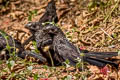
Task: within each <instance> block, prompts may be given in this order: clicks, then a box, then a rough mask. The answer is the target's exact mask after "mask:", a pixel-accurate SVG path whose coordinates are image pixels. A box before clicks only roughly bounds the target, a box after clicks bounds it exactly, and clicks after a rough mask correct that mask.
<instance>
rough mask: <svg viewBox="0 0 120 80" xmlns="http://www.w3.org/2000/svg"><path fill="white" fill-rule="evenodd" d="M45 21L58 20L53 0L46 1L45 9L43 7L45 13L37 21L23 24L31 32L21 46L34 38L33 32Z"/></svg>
mask: <svg viewBox="0 0 120 80" xmlns="http://www.w3.org/2000/svg"><path fill="white" fill-rule="evenodd" d="M46 22H54V23H57V22H58V17H57V13H56V6H55V1H54V0H51V1H50V2H49V3H48V5H47V6H46V9H45V13H44V14H43V16H42V17H41V18H40V19H39V21H37V22H29V23H28V24H26V25H25V28H27V29H29V30H30V32H31V33H32V36H31V37H30V38H28V40H26V41H25V42H24V43H23V46H24V45H26V44H28V43H29V42H30V41H32V40H34V39H35V38H34V34H35V32H36V31H37V30H40V29H42V28H43V23H46Z"/></svg>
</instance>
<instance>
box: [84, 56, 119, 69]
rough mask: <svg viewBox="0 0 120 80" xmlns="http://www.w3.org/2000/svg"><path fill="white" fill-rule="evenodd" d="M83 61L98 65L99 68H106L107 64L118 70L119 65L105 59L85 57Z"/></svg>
mask: <svg viewBox="0 0 120 80" xmlns="http://www.w3.org/2000/svg"><path fill="white" fill-rule="evenodd" d="M83 60H84V61H85V62H88V63H89V64H92V65H96V66H98V67H104V66H105V65H106V64H110V65H112V66H114V67H115V68H118V64H116V63H114V62H112V61H108V60H105V59H99V58H92V57H84V59H83Z"/></svg>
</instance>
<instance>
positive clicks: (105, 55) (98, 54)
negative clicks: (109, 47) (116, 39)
mask: <svg viewBox="0 0 120 80" xmlns="http://www.w3.org/2000/svg"><path fill="white" fill-rule="evenodd" d="M80 53H84V54H85V56H86V57H96V58H111V57H114V56H118V52H92V51H88V50H81V49H80Z"/></svg>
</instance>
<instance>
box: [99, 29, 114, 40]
mask: <svg viewBox="0 0 120 80" xmlns="http://www.w3.org/2000/svg"><path fill="white" fill-rule="evenodd" d="M100 29H101V30H102V31H103V32H104V33H105V34H106V35H107V36H108V37H110V38H111V39H113V38H112V37H111V36H110V35H109V34H108V33H107V32H105V30H103V29H102V28H100Z"/></svg>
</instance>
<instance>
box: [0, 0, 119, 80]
mask: <svg viewBox="0 0 120 80" xmlns="http://www.w3.org/2000/svg"><path fill="white" fill-rule="evenodd" d="M2 1H3V0H0V29H1V30H4V31H5V32H7V33H9V35H11V36H12V37H14V38H16V39H17V40H19V41H21V42H22V43H23V42H24V41H25V40H26V39H27V38H28V37H29V36H30V35H31V33H30V32H29V30H27V29H25V28H24V26H25V24H27V23H28V22H29V21H38V20H39V19H40V17H41V16H42V14H43V13H44V11H45V6H46V5H47V3H48V2H49V0H17V1H16V0H8V1H6V3H5V4H4V5H3V3H2ZM119 5H120V1H119V0H109V1H108V0H98V1H96V0H87V1H86V0H84V1H80V0H57V1H56V7H57V14H58V17H59V22H58V25H59V26H60V28H61V29H62V30H63V31H64V33H65V34H66V37H67V38H68V39H69V40H70V41H71V42H72V43H73V44H75V45H76V46H79V47H80V48H83V49H87V50H91V51H102V52H105V51H119V49H120V22H119V21H120V6H119ZM30 48H31V44H29V45H27V46H26V49H30ZM118 58H119V57H118ZM20 60H21V59H20ZM16 62H17V61H16ZM3 65H6V64H3ZM26 65H27V64H26V63H25V64H23V65H22V64H21V65H20V63H18V64H17V63H15V66H18V67H20V69H21V70H19V69H17V71H18V72H21V71H23V73H25V72H24V69H27V66H26ZM29 65H32V66H33V70H32V72H29V71H26V72H28V73H29V74H28V75H29V77H28V76H27V77H26V76H24V77H26V78H28V79H30V80H33V77H32V76H33V74H32V75H31V73H35V74H37V73H38V74H41V75H39V77H40V79H41V80H47V79H48V80H56V79H61V80H62V79H63V80H67V78H71V77H72V80H78V79H81V78H82V77H81V76H82V75H83V77H84V78H87V79H88V80H89V79H95V80H101V79H102V80H104V79H106V80H107V79H113V80H117V79H118V78H120V76H117V73H118V72H119V73H118V75H120V70H118V71H116V72H115V70H114V69H113V70H110V72H108V73H107V74H106V75H105V74H103V73H102V72H101V69H98V68H97V67H96V66H89V70H87V71H84V72H83V71H82V72H79V71H77V70H76V71H71V68H70V70H69V68H68V69H66V68H65V67H56V68H55V67H46V66H45V65H38V64H32V63H30V64H29ZM15 66H14V67H15ZM0 69H3V67H2V66H0ZM51 70H52V71H51ZM105 70H107V68H106V67H105V69H104V70H103V71H105ZM13 72H14V69H13ZM78 73H79V74H78ZM8 74H9V75H10V73H9V72H8ZM26 74H27V73H26ZM35 74H34V76H35ZM1 75H2V74H1ZM1 75H0V76H1ZM63 75H64V76H63ZM7 76H8V75H7ZM2 77H4V76H2ZM42 77H43V79H42ZM45 78H46V79H45ZM11 79H12V78H11ZM13 79H14V78H13ZM68 80H69V79H68Z"/></svg>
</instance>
